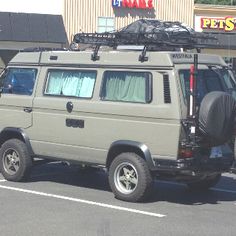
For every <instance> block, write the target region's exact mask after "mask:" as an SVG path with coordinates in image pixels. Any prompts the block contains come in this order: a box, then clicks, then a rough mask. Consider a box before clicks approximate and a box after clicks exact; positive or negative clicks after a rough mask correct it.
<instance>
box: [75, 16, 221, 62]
mask: <svg viewBox="0 0 236 236" xmlns="http://www.w3.org/2000/svg"><path fill="white" fill-rule="evenodd" d="M216 41H217V40H216V38H215V37H212V36H209V35H207V34H204V33H200V32H196V31H195V30H194V29H192V28H190V27H188V26H186V25H184V24H182V23H180V22H170V21H159V20H145V19H141V20H137V21H135V22H133V23H131V24H130V25H128V26H126V27H124V28H122V29H120V30H118V31H114V32H105V33H78V34H76V35H75V36H74V39H73V43H72V45H71V49H72V50H73V49H76V47H74V45H75V44H88V45H92V46H95V50H94V54H93V55H92V59H93V60H97V59H98V58H99V57H97V53H98V50H99V48H100V47H101V46H108V47H113V48H116V47H117V46H118V45H144V49H143V53H142V56H141V58H140V59H141V60H143V61H145V60H146V59H145V53H146V51H147V50H158V51H163V50H165V51H166V50H168V51H175V50H178V49H180V48H181V49H183V50H188V49H197V51H200V49H201V48H206V47H207V46H209V45H212V44H216V43H217V42H216Z"/></svg>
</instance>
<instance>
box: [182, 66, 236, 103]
mask: <svg viewBox="0 0 236 236" xmlns="http://www.w3.org/2000/svg"><path fill="white" fill-rule="evenodd" d="M179 77H180V82H181V86H182V90H183V94H184V97H185V99H187V97H188V96H189V94H190V89H189V77H190V70H187V69H181V70H179ZM196 79H197V80H196V81H197V89H196V102H197V104H200V103H201V101H202V99H203V97H204V96H205V95H206V94H207V93H209V92H212V91H224V92H228V93H230V94H232V96H233V97H234V98H235V99H236V82H235V77H234V74H233V72H232V71H231V70H229V69H227V68H224V67H218V66H208V68H206V69H198V74H197V78H196Z"/></svg>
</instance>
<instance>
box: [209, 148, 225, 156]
mask: <svg viewBox="0 0 236 236" xmlns="http://www.w3.org/2000/svg"><path fill="white" fill-rule="evenodd" d="M219 157H223V153H222V149H221V147H213V148H212V149H211V155H210V158H219Z"/></svg>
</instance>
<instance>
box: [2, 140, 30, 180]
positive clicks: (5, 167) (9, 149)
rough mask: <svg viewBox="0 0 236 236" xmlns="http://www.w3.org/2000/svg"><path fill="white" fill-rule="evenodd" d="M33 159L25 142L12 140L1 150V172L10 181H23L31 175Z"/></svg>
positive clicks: (4, 144)
mask: <svg viewBox="0 0 236 236" xmlns="http://www.w3.org/2000/svg"><path fill="white" fill-rule="evenodd" d="M31 167H32V158H31V157H30V155H29V153H28V150H27V147H26V145H25V143H24V142H22V141H21V140H18V139H10V140H7V141H6V142H5V143H3V145H2V147H1V149H0V171H1V173H2V175H3V176H4V178H5V179H6V180H9V181H15V182H18V181H23V180H26V178H27V177H28V176H29V175H30V171H31Z"/></svg>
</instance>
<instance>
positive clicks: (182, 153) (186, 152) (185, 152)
mask: <svg viewBox="0 0 236 236" xmlns="http://www.w3.org/2000/svg"><path fill="white" fill-rule="evenodd" d="M191 157H193V151H192V149H189V148H181V149H180V150H179V158H191Z"/></svg>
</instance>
